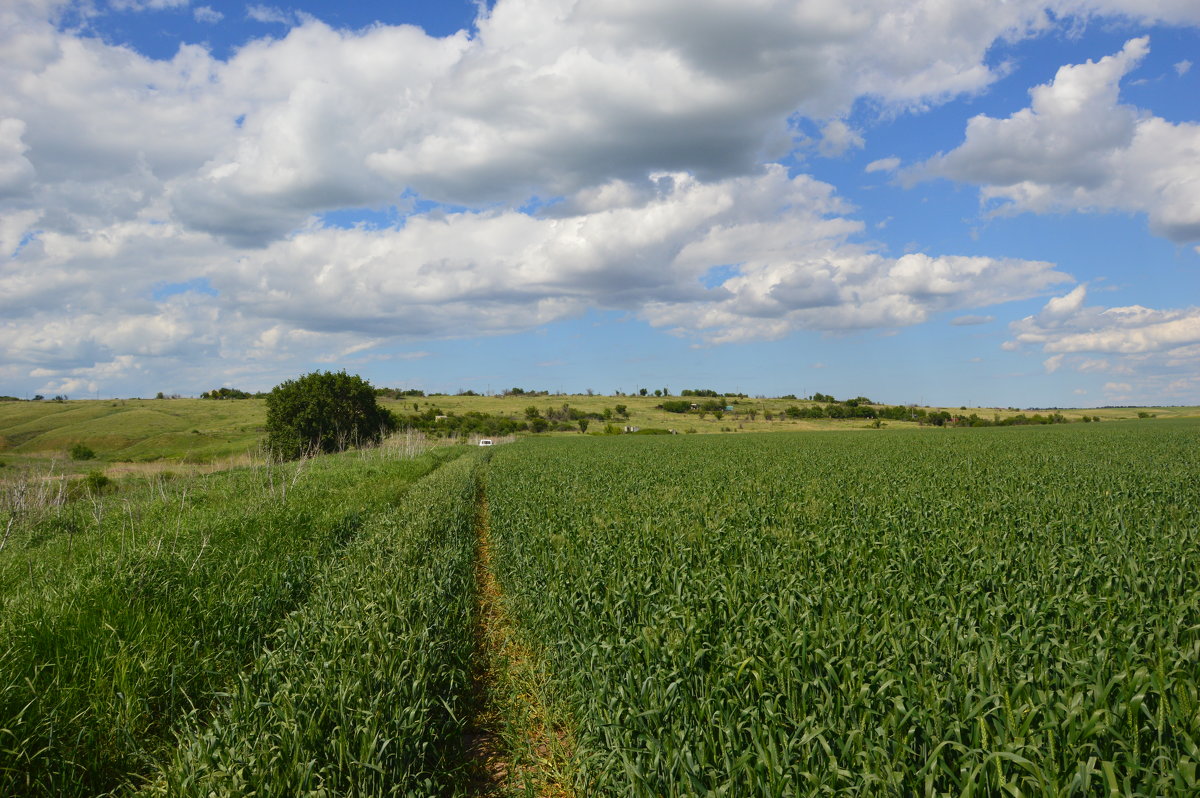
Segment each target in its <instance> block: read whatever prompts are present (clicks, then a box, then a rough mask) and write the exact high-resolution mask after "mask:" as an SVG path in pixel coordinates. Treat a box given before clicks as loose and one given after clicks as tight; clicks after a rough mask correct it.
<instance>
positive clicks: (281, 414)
mask: <svg viewBox="0 0 1200 798" xmlns="http://www.w3.org/2000/svg"><path fill="white" fill-rule="evenodd" d="M395 425H396V422H395V419H394V418H393V417H392V414H391V413H389V412H388V411H387V410H386V409H384V408H382V407H379V406H378V405H377V404H376V402H375V389H374V388H372V387H371V384H370V383H369V382H367V381H366V380H364V379H363V378H362V377H359V376H358V375H357V374H355V375H350V374H347V373H346V372H345V371H339V372H337V373H336V374H335V373H333V372H329V371H325V372H320V371H314V372H313V373H311V374H306V375H304V376H303V377H300V378H298V379H295V380H288V381H287V382H284V383H281V384H279V385H276V386H275V388H274V389H272V391H271V393H270V394H268V395H267V448H268V449H269V450H270V451H271V454H272V456H274V457H277V458H280V459H283V460H294V459H296V458H298V457H301V456H303V455H304V454H306V453H310V452H334V451H339V450H342V449H345V448H346V447H347V446H350V445H356V444H359V445H360V444H364V443H377V442H378V441H379V439H380V438H382V437H383V434H384V433H385V432H388V431H390V430H392V429H394V428H395Z"/></svg>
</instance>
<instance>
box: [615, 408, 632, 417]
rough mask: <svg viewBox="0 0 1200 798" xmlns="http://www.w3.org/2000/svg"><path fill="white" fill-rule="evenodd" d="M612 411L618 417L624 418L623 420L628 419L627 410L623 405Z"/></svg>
mask: <svg viewBox="0 0 1200 798" xmlns="http://www.w3.org/2000/svg"><path fill="white" fill-rule="evenodd" d="M614 409H615V410H616V411H617V415H618V416H624V417H625V418H629V408H628V407H626V406H625V405H617V406H616V408H614Z"/></svg>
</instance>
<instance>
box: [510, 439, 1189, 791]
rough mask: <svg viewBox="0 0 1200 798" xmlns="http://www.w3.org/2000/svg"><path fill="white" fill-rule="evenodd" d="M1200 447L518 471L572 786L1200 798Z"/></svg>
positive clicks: (683, 448)
mask: <svg viewBox="0 0 1200 798" xmlns="http://www.w3.org/2000/svg"><path fill="white" fill-rule="evenodd" d="M1197 430H1198V427H1197V425H1196V424H1195V423H1178V424H1176V423H1171V424H1163V425H1158V426H1155V427H1154V428H1153V429H1148V428H1145V427H1144V426H1143V427H1140V428H1137V427H1135V425H1133V424H1129V425H1117V424H1112V425H1088V426H1086V427H1085V426H1083V425H1079V426H1077V427H1069V428H1061V429H996V430H947V431H945V433H944V434H938V435H928V434H922V433H913V434H908V433H896V434H889V435H884V436H864V435H837V434H825V435H820V436H789V435H774V436H749V435H747V436H742V437H739V438H735V439H728V438H726V439H713V438H691V437H689V438H669V439H653V438H641V439H639V438H632V437H629V438H623V439H615V440H596V439H586V438H581V439H578V440H574V441H565V440H542V441H529V442H527V443H525V444H523V445H522V446H521V447H512V448H508V449H500V450H497V451H496V454H495V457H494V458H493V466H492V470H491V472H490V474H489V485H490V491H489V505H490V509H491V529H492V537H493V541H494V545H495V552H496V560H495V561H496V567H497V570H498V577H499V580H500V583H501V586H502V588H503V591H504V593H505V596H506V604H507V607H508V609H509V611H510V612H511V614H512V616H513V617H514V618H515V619H516V620H517V622H518V623H519V624H520V625H521V626H522V627H523V628H524V629H525V630H526V634H527V635H528V637H529V639H530V641H531V643H532V644H534V645H536V646H537V648H539V649H540V650H541V651H543V652H544V656H545V658H546V660H547V661H548V663H549V664H550V667H551V668H552V670H553V672H554V673H555V674H556V680H555V684H554V687H555V689H556V690H557V691H558V694H559V695H560V696H561V697H562V698H563V700H564V701H565V702H566V704H567V705H568V706H569V707H570V711H571V712H572V714H573V716H574V717H573V720H574V727H575V729H576V746H577V747H576V759H575V763H574V765H575V768H576V774H577V786H578V788H579V789H580V790H581V791H582V792H584V793H587V794H595V795H623V796H624V795H647V796H649V795H658V796H684V795H688V796H691V795H754V796H760V795H762V796H790V795H824V794H847V795H851V794H853V795H930V796H935V795H936V796H940V795H954V796H960V795H1002V794H1003V795H1022V794H1023V795H1056V796H1068V795H1129V796H1162V795H1198V794H1200V781H1198V780H1197V763H1198V762H1200V749H1198V747H1197V743H1198V742H1200V529H1198V528H1197V525H1196V519H1197V517H1200V480H1198V479H1197V474H1200V447H1197V446H1196V442H1197Z"/></svg>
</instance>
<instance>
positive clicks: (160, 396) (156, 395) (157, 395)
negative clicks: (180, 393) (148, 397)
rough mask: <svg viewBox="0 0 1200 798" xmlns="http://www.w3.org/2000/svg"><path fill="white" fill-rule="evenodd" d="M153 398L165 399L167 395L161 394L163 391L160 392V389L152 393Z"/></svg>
mask: <svg viewBox="0 0 1200 798" xmlns="http://www.w3.org/2000/svg"><path fill="white" fill-rule="evenodd" d="M154 398H155V399H166V398H167V397H166V396H164V395H163V392H162V391H159V392H158V393H156V394H155V395H154Z"/></svg>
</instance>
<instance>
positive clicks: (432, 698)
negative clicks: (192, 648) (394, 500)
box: [147, 457, 477, 796]
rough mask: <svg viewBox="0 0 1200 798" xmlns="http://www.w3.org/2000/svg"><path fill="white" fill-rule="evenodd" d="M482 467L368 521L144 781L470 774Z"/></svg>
mask: <svg viewBox="0 0 1200 798" xmlns="http://www.w3.org/2000/svg"><path fill="white" fill-rule="evenodd" d="M476 466H477V462H476V461H475V458H474V457H472V458H462V459H460V460H459V461H457V462H455V463H453V464H452V465H449V466H446V467H445V468H442V469H441V470H440V471H438V472H437V473H436V474H433V475H432V476H429V477H427V478H426V479H424V480H422V481H421V482H420V483H418V484H417V485H415V486H414V487H413V488H412V489H411V490H410V492H409V493H408V494H407V495H406V496H405V498H404V499H403V501H401V502H400V503H398V504H397V505H396V506H395V507H394V508H391V509H389V510H388V511H387V512H384V513H381V514H379V515H377V516H375V517H374V518H373V519H372V520H371V521H370V522H369V523H367V524H366V525H365V526H364V527H363V529H362V531H361V533H360V534H359V536H358V537H357V538H356V539H355V540H354V542H353V543H351V544H350V545H349V546H348V547H346V549H345V550H344V551H343V552H342V555H341V556H340V557H339V558H338V560H337V562H336V564H335V565H334V567H333V568H331V569H330V571H329V573H327V574H326V575H325V578H324V579H323V580H322V581H321V583H320V584H319V586H318V587H317V588H316V589H315V590H314V591H313V593H312V595H311V596H310V597H309V600H308V601H307V603H306V604H305V605H304V607H303V608H301V609H300V610H298V611H297V612H296V613H294V614H292V615H290V616H288V618H287V620H286V622H285V623H284V625H283V626H282V628H281V629H280V630H279V631H278V632H276V633H275V634H273V635H271V636H270V638H269V639H268V640H267V642H266V646H265V649H264V650H263V652H262V653H261V655H260V656H259V658H258V660H257V661H256V662H255V663H254V665H253V667H252V668H250V669H249V671H248V672H246V673H245V674H244V675H242V676H241V677H239V679H238V680H237V682H236V685H235V686H234V687H233V688H232V690H231V696H230V697H229V699H228V700H227V701H226V702H225V703H224V706H223V709H222V711H221V712H220V713H219V714H218V715H217V716H216V717H215V718H213V720H212V722H211V723H208V724H203V723H201V724H194V725H192V726H190V727H189V729H188V731H187V733H186V734H185V735H184V736H183V738H182V740H181V742H180V745H179V748H178V753H177V755H176V756H175V757H174V758H173V759H172V761H171V762H170V763H169V765H168V766H167V767H166V768H165V769H164V771H163V773H162V774H161V776H160V777H159V778H158V779H157V780H156V782H155V783H154V784H153V785H152V786H151V787H150V788H149V789H148V790H147V792H148V793H154V794H163V795H172V796H188V795H196V796H234V795H251V794H253V795H258V796H296V795H413V796H418V795H419V796H429V795H440V794H446V793H448V792H450V791H452V790H454V789H455V788H456V787H458V786H461V784H462V782H463V780H464V778H465V771H464V759H463V756H462V735H463V732H464V729H465V722H466V717H467V709H468V707H467V701H468V693H469V684H468V670H469V660H470V658H471V653H472V647H473V641H472V634H471V611H472V606H473V603H474V597H473V579H474V577H473V548H474V534H473V519H474V515H475V494H476Z"/></svg>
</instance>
